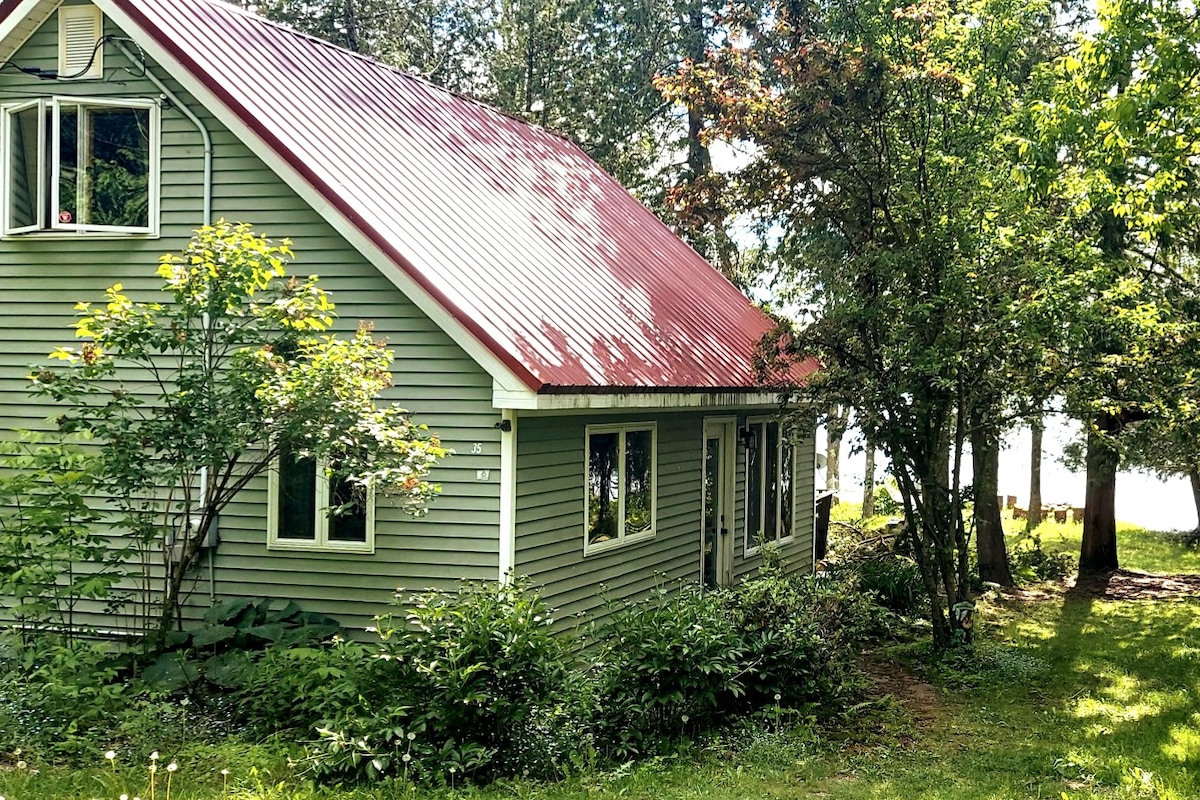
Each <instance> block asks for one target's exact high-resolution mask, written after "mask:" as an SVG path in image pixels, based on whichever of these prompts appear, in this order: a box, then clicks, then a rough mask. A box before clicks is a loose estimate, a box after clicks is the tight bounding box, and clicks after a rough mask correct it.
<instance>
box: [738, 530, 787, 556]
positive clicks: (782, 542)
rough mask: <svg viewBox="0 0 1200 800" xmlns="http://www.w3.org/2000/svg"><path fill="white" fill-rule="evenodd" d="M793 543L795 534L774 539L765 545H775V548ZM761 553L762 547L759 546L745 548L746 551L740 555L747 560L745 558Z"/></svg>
mask: <svg viewBox="0 0 1200 800" xmlns="http://www.w3.org/2000/svg"><path fill="white" fill-rule="evenodd" d="M794 541H796V534H794V533H793V534H792V535H791V536H785V537H784V538H782V539H776V540H775V541H773V542H767V544H769V545H776V546H777V547H783V546H784V545H788V544H791V543H792V542H794ZM761 552H762V545H759V546H758V547H747V548H746V551H745V552H744V553H742V558H743V559H747V558H750V557H751V556H756V555H758V554H759V553H761Z"/></svg>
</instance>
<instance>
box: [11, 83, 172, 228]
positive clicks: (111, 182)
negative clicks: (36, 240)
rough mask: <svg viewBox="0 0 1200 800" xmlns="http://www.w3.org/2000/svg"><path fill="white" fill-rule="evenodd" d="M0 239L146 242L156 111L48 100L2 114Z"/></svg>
mask: <svg viewBox="0 0 1200 800" xmlns="http://www.w3.org/2000/svg"><path fill="white" fill-rule="evenodd" d="M0 136H2V137H3V149H4V165H5V167H6V169H5V174H4V187H3V189H4V194H3V200H4V203H3V205H4V211H3V219H4V233H5V234H8V235H12V234H27V233H44V232H60V233H114V234H154V233H156V232H157V230H158V149H159V114H158V105H157V104H156V103H154V102H153V101H148V100H100V99H79V98H67V97H55V98H46V99H39V100H32V101H29V102H26V103H14V104H11V105H6V106H4V107H3V126H2V129H0Z"/></svg>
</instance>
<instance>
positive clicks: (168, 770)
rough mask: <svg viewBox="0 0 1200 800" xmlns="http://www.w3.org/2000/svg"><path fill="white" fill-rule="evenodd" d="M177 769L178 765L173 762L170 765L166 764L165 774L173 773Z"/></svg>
mask: <svg viewBox="0 0 1200 800" xmlns="http://www.w3.org/2000/svg"><path fill="white" fill-rule="evenodd" d="M177 769H179V765H178V764H176V763H175V762H174V761H172V762H171V763H170V764H167V772H174V771H175V770H177Z"/></svg>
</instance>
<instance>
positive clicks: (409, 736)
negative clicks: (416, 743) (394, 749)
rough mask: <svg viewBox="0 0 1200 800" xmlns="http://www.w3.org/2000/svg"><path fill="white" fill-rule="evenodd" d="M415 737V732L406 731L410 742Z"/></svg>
mask: <svg viewBox="0 0 1200 800" xmlns="http://www.w3.org/2000/svg"><path fill="white" fill-rule="evenodd" d="M415 738H417V735H416V734H415V733H413V732H412V731H409V732H408V740H409V741H410V742H411V741H412V740H413V739H415Z"/></svg>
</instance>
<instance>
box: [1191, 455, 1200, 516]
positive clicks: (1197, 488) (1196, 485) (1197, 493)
mask: <svg viewBox="0 0 1200 800" xmlns="http://www.w3.org/2000/svg"><path fill="white" fill-rule="evenodd" d="M1188 477H1189V478H1191V480H1192V502H1193V503H1195V504H1196V530H1197V531H1200V469H1197V468H1196V467H1192V468H1191V469H1190V470H1188Z"/></svg>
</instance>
